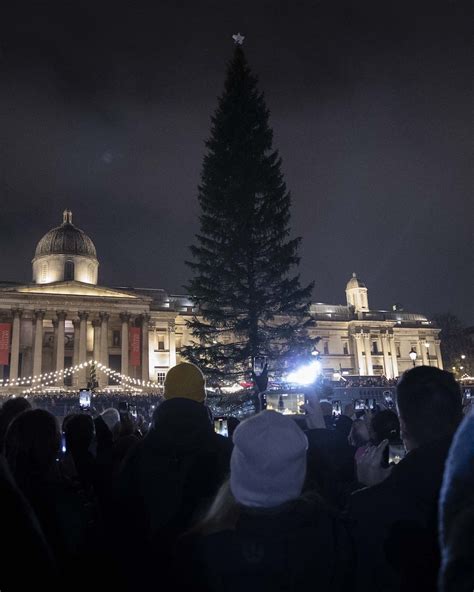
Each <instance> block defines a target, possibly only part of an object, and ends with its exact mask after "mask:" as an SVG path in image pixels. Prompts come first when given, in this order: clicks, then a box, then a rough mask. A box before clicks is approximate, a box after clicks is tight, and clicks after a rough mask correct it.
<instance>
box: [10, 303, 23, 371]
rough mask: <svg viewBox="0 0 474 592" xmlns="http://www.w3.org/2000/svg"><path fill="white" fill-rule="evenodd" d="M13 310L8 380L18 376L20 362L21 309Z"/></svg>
mask: <svg viewBox="0 0 474 592" xmlns="http://www.w3.org/2000/svg"><path fill="white" fill-rule="evenodd" d="M12 312H13V327H12V345H11V355H10V380H15V379H17V378H18V366H19V362H20V329H21V315H22V311H21V309H19V308H14V309H13V310H12Z"/></svg>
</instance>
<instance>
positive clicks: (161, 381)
mask: <svg viewBox="0 0 474 592" xmlns="http://www.w3.org/2000/svg"><path fill="white" fill-rule="evenodd" d="M165 376H166V372H162V371H161V370H159V371H158V372H157V373H156V382H157V383H158V384H159V385H160V386H163V385H164V384H165Z"/></svg>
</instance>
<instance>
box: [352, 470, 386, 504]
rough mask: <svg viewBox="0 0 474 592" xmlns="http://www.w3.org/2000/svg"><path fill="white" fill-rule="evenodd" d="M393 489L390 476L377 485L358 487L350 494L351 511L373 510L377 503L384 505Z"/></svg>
mask: <svg viewBox="0 0 474 592" xmlns="http://www.w3.org/2000/svg"><path fill="white" fill-rule="evenodd" d="M391 491H392V486H391V479H390V476H389V477H387V479H385V481H382V483H378V484H377V485H372V486H370V487H361V489H357V490H356V491H354V492H352V493H351V495H350V496H349V500H348V505H349V510H350V511H351V512H364V511H370V512H372V511H373V509H374V507H375V505H376V506H378V507H380V506H381V505H383V503H384V501H385V500H387V497H388V495H389V494H390V492H391Z"/></svg>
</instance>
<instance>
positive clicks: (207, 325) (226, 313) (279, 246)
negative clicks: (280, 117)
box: [182, 35, 312, 380]
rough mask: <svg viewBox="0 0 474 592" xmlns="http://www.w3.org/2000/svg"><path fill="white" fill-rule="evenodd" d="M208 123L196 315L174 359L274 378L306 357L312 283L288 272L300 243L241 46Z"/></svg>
mask: <svg viewBox="0 0 474 592" xmlns="http://www.w3.org/2000/svg"><path fill="white" fill-rule="evenodd" d="M234 39H235V40H236V47H235V52H234V55H233V58H232V60H231V62H230V64H229V66H228V70H227V77H226V81H225V88H224V92H223V94H222V96H221V97H220V98H219V101H218V107H217V110H216V112H215V114H214V116H213V117H212V127H211V135H210V138H209V139H208V140H207V142H206V147H207V154H206V155H205V157H204V163H203V168H202V174H201V184H200V186H199V196H198V198H199V203H200V206H201V215H200V232H199V234H198V235H197V236H196V244H195V245H194V246H192V247H191V253H192V256H193V257H192V259H193V260H192V261H190V262H187V264H188V265H189V266H190V268H191V269H192V271H193V278H192V279H191V281H190V282H189V285H188V286H187V287H186V288H187V290H188V292H189V294H190V295H191V297H192V299H193V300H194V302H195V304H196V305H197V309H198V312H197V314H196V315H195V316H194V317H193V319H192V320H191V321H189V323H188V326H189V328H190V329H191V330H192V334H193V338H194V343H193V345H190V346H187V347H185V348H183V351H182V353H183V355H184V356H185V357H186V358H187V359H188V360H190V361H192V362H194V363H196V364H198V365H199V366H200V367H201V368H202V369H203V371H204V372H205V374H206V375H207V376H208V377H209V378H211V380H212V378H216V379H228V380H238V379H239V378H243V377H244V376H248V374H249V371H250V370H251V367H252V366H251V365H252V361H253V359H255V358H256V357H260V356H263V357H265V358H267V359H268V363H269V370H270V371H271V372H272V371H273V372H278V370H282V369H283V368H284V367H285V366H286V365H288V364H291V362H292V361H294V360H296V358H297V357H298V356H300V355H301V354H308V353H309V351H310V349H311V340H310V339H309V337H308V334H307V327H308V325H309V323H310V322H311V319H310V317H309V299H310V295H311V291H312V284H311V285H308V286H306V287H301V286H300V280H299V275H298V274H297V273H295V271H294V270H295V268H296V267H297V266H298V263H299V256H298V247H299V244H300V240H301V239H300V238H290V227H289V222H290V206H291V197H290V194H289V192H288V191H287V188H286V185H285V182H284V179H283V175H282V172H281V169H280V167H281V159H280V157H279V155H278V152H277V151H276V150H274V149H273V147H272V143H273V132H272V130H271V128H270V127H269V123H268V120H269V111H268V109H267V107H266V104H265V100H264V96H263V93H261V92H259V90H258V88H257V79H256V77H255V76H254V75H253V74H252V73H251V71H250V68H249V66H248V64H247V61H246V58H245V55H244V52H243V50H242V47H241V40H242V39H243V38H242V37H240V35H238V36H234Z"/></svg>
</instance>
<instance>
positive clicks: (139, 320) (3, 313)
mask: <svg viewBox="0 0 474 592" xmlns="http://www.w3.org/2000/svg"><path fill="white" fill-rule="evenodd" d="M32 266H33V280H32V282H31V283H26V284H18V283H11V282H10V283H8V282H0V379H1V378H3V379H4V380H6V379H9V380H10V382H13V381H15V380H16V379H18V378H20V377H24V378H26V377H34V376H39V375H41V374H44V373H52V372H57V375H55V377H54V381H55V383H56V385H57V386H59V387H62V386H69V385H70V386H73V387H75V388H80V387H83V386H85V385H86V383H87V380H88V378H89V377H88V375H87V374H88V369H87V368H86V367H84V368H83V369H81V370H80V371H79V372H77V373H75V374H74V375H67V376H65V375H64V374H63V373H62V372H61V370H63V369H64V368H68V367H70V366H76V365H78V364H84V363H85V362H87V361H88V360H91V359H95V360H97V361H98V362H100V363H101V364H103V365H104V366H106V367H108V368H111V369H113V370H116V371H119V372H121V373H122V374H124V375H126V376H129V377H131V378H135V379H140V380H142V381H148V380H152V381H157V382H158V383H162V382H163V380H164V377H165V375H166V372H167V370H168V369H169V368H170V367H171V366H173V365H175V364H176V362H177V361H179V360H180V350H181V347H182V346H183V345H186V344H188V343H190V341H191V337H192V336H191V335H190V334H189V332H188V330H187V327H186V320H187V319H188V318H190V317H191V316H192V314H193V313H194V312H195V309H194V308H193V303H192V302H191V301H190V299H189V298H188V297H186V296H180V295H173V294H168V293H167V292H166V291H165V290H162V289H153V288H152V289H141V288H129V287H127V288H115V287H107V286H101V285H100V284H99V283H98V277H99V273H98V272H99V261H98V258H97V253H96V249H95V246H94V243H93V241H92V240H91V239H90V237H88V236H87V234H86V233H85V232H84V231H82V230H80V229H79V228H78V227H77V226H75V225H74V224H73V221H72V213H71V212H70V211H69V210H66V211H65V212H64V214H63V222H62V224H61V225H60V226H58V227H56V228H53V229H52V230H50V231H49V232H47V233H46V234H45V235H44V236H43V238H42V239H41V240H40V241H39V243H38V245H37V247H36V251H35V254H34V258H33V260H32ZM346 301H347V302H346V304H345V305H330V304H321V303H316V304H313V305H312V306H311V314H312V316H313V318H314V327H313V328H312V332H313V335H314V336H315V337H316V336H317V337H320V341H319V346H318V347H319V349H320V352H321V359H322V364H323V371H324V372H325V373H326V374H328V375H330V374H331V373H340V374H342V375H344V374H347V375H364V376H372V375H385V376H386V377H387V378H393V377H397V376H398V375H399V374H400V373H401V372H403V371H404V370H406V369H407V368H409V367H411V366H412V364H413V362H412V360H411V359H410V356H409V353H410V352H413V351H415V352H416V354H417V360H416V362H415V363H418V364H420V363H423V364H426V365H428V364H431V365H433V366H438V367H440V368H442V360H441V353H440V347H439V339H438V333H439V330H438V329H437V328H436V327H434V326H433V324H432V323H431V321H430V320H429V319H427V318H426V317H425V316H423V315H420V314H412V313H406V312H401V311H397V310H395V311H393V310H392V311H383V310H371V309H370V308H369V302H368V292H367V288H366V286H365V285H364V284H363V283H362V282H361V281H360V280H359V279H358V278H357V277H356V275H355V274H353V277H352V278H351V279H350V280H349V282H348V284H347V286H346ZM98 381H99V385H100V386H105V385H106V384H107V383H108V381H109V377H108V376H107V375H106V374H105V373H103V372H98ZM4 388H5V387H4Z"/></svg>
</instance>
